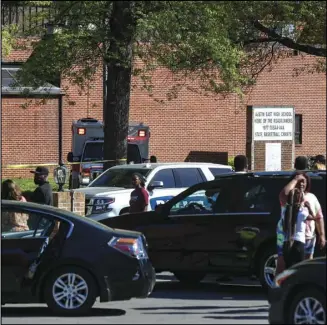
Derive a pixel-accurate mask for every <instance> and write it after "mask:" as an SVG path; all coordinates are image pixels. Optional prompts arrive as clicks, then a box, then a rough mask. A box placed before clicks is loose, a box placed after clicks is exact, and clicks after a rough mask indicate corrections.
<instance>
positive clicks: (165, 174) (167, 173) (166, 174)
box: [151, 169, 175, 188]
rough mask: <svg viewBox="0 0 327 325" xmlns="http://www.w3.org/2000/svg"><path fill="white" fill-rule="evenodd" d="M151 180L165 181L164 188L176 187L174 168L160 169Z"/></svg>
mask: <svg viewBox="0 0 327 325" xmlns="http://www.w3.org/2000/svg"><path fill="white" fill-rule="evenodd" d="M151 182H163V188H175V178H174V175H173V171H172V169H163V170H160V171H158V172H157V173H156V174H155V176H154V177H153V179H152V180H151Z"/></svg>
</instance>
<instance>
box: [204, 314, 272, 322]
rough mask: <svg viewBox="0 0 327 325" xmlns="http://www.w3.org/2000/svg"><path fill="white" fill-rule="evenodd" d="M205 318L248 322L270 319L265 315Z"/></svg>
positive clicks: (208, 317)
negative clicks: (246, 320)
mask: <svg viewBox="0 0 327 325" xmlns="http://www.w3.org/2000/svg"><path fill="white" fill-rule="evenodd" d="M203 318H207V319H224V320H226V319H242V320H245V319H248V320H255V319H261V320H266V321H267V319H268V317H267V316H265V315H252V316H247V315H244V316H203Z"/></svg>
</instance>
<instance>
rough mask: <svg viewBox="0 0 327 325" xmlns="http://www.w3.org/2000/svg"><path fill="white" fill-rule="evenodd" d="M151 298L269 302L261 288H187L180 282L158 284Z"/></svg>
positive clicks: (216, 285) (204, 285)
mask: <svg viewBox="0 0 327 325" xmlns="http://www.w3.org/2000/svg"><path fill="white" fill-rule="evenodd" d="M150 297H151V298H160V299H205V300H211V299H230V300H267V295H266V294H265V293H264V291H263V290H262V288H261V287H260V286H250V285H235V284H224V285H222V284H219V283H199V284H196V285H192V286H187V285H185V284H182V283H180V282H157V283H156V286H155V288H154V291H153V293H152V294H151V296H150Z"/></svg>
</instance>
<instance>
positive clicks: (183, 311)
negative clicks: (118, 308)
mask: <svg viewBox="0 0 327 325" xmlns="http://www.w3.org/2000/svg"><path fill="white" fill-rule="evenodd" d="M242 308H243V309H240V308H239V307H237V306H235V307H231V306H222V307H219V306H216V307H213V306H187V307H185V306H181V307H164V308H160V307H159V308H134V309H136V310H142V311H149V310H153V312H144V313H143V314H145V315H167V314H169V315H187V314H190V315H202V314H203V315H208V314H209V315H210V314H214V315H215V314H218V315H217V316H210V317H212V318H216V317H217V318H218V319H224V318H226V319H230V318H236V319H242V318H240V317H244V319H261V317H262V319H267V315H249V316H247V315H242V316H239V315H240V314H250V313H251V314H256V313H268V307H263V306H249V307H242ZM245 308H246V309H245ZM168 309H170V310H180V311H168V312H167V310H168ZM208 309H215V310H216V311H211V310H208ZM220 309H221V310H220ZM225 309H229V310H225ZM154 310H162V311H159V312H154ZM187 310H189V311H187ZM196 310H198V311H196ZM201 310H206V311H201ZM224 314H227V315H226V316H225V315H224ZM258 317H260V318H258ZM204 318H209V316H204Z"/></svg>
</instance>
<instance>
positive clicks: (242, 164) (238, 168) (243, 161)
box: [234, 155, 248, 173]
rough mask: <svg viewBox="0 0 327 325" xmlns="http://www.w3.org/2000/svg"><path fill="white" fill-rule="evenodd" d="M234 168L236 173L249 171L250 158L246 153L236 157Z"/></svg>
mask: <svg viewBox="0 0 327 325" xmlns="http://www.w3.org/2000/svg"><path fill="white" fill-rule="evenodd" d="M234 169H235V172H236V173H247V171H248V159H247V158H246V157H245V156H244V155H238V156H236V157H235V158H234Z"/></svg>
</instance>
